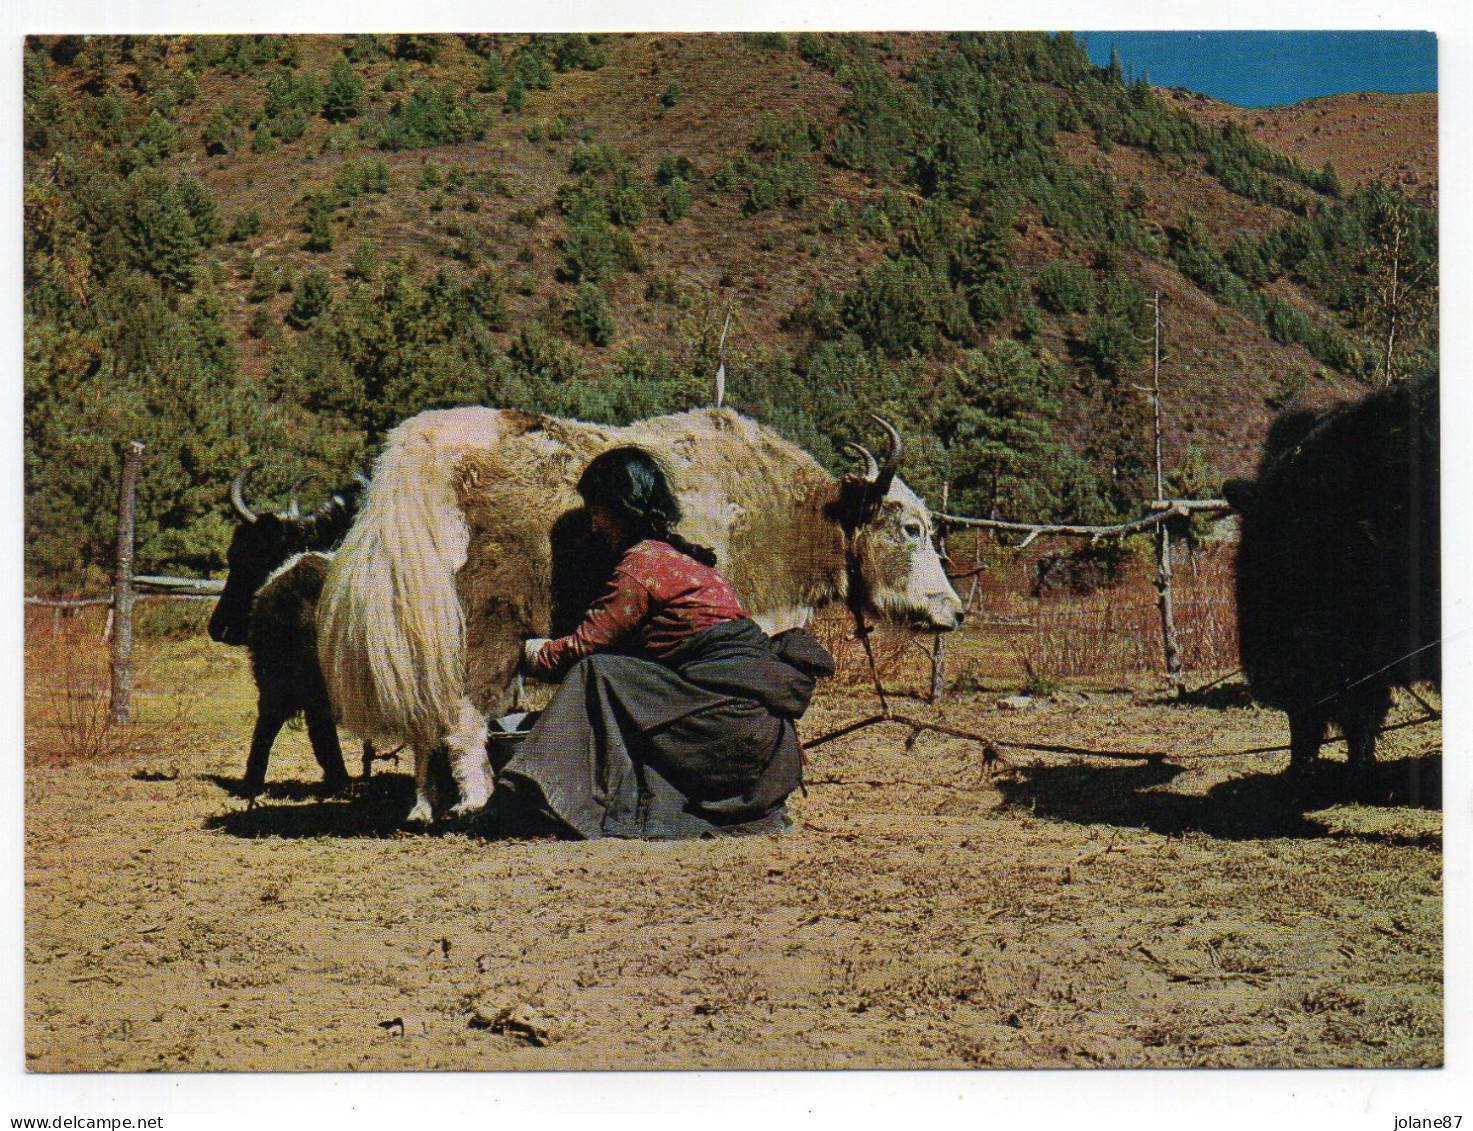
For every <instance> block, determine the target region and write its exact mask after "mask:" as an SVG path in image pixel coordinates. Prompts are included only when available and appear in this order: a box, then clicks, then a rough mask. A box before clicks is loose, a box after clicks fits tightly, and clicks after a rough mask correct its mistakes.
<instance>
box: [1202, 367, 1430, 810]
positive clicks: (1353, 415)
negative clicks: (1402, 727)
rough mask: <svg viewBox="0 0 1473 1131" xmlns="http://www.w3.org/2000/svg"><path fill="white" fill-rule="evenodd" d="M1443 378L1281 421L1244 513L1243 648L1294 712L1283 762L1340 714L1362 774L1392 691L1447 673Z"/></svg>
mask: <svg viewBox="0 0 1473 1131" xmlns="http://www.w3.org/2000/svg"><path fill="white" fill-rule="evenodd" d="M1438 457H1439V428H1438V389H1437V375H1436V373H1430V374H1424V375H1423V376H1420V377H1417V378H1415V379H1410V380H1407V381H1404V382H1401V383H1399V384H1397V385H1394V386H1392V387H1390V388H1387V389H1383V390H1381V391H1378V392H1375V393H1372V394H1371V395H1369V396H1367V397H1365V398H1364V399H1363V400H1361V401H1358V402H1356V403H1354V404H1349V405H1345V406H1342V407H1340V408H1337V409H1333V410H1331V411H1329V412H1325V413H1322V414H1314V413H1303V412H1302V413H1295V414H1292V415H1289V416H1285V417H1282V418H1281V419H1279V420H1278V421H1276V422H1275V423H1274V425H1273V426H1272V428H1271V429H1270V431H1269V435H1268V439H1267V441H1266V442H1265V445H1264V451H1263V456H1262V460H1261V462H1260V464H1259V469H1258V477H1257V479H1256V480H1254V481H1251V482H1249V481H1244V480H1234V481H1231V482H1229V483H1227V484H1225V485H1224V487H1223V494H1224V495H1225V496H1226V498H1227V499H1228V501H1229V502H1230V503H1232V505H1233V507H1234V508H1235V509H1236V510H1237V511H1238V513H1239V514H1240V515H1241V516H1242V539H1241V543H1240V546H1239V549H1238V561H1237V597H1238V636H1239V650H1240V653H1241V656H1242V660H1243V670H1244V672H1245V673H1246V675H1247V677H1248V685H1249V687H1250V689H1251V690H1252V692H1253V694H1254V696H1255V698H1257V699H1258V700H1259V701H1260V702H1261V703H1264V704H1266V705H1268V706H1271V707H1277V708H1279V709H1280V710H1282V711H1285V712H1287V713H1288V716H1289V733H1290V751H1291V752H1290V759H1289V770H1288V772H1289V774H1290V776H1292V777H1294V778H1296V779H1297V780H1299V781H1300V782H1303V781H1304V780H1305V778H1306V777H1307V775H1308V773H1309V771H1310V769H1311V768H1312V767H1313V765H1314V762H1315V759H1316V757H1317V756H1318V753H1319V747H1320V743H1321V742H1322V741H1324V738H1325V732H1326V727H1327V726H1328V725H1329V724H1330V723H1335V724H1338V726H1339V728H1340V731H1341V733H1342V734H1343V735H1344V736H1345V739H1346V743H1347V745H1348V747H1349V763H1350V774H1351V780H1352V783H1353V785H1354V787H1355V789H1356V790H1357V791H1358V792H1362V793H1363V792H1364V791H1365V789H1366V787H1367V786H1368V784H1369V775H1370V768H1371V765H1372V764H1373V762H1374V759H1375V746H1376V735H1377V732H1378V731H1379V730H1380V728H1381V725H1382V723H1383V722H1384V721H1385V719H1386V713H1387V711H1388V710H1389V709H1390V705H1391V688H1393V687H1408V686H1410V685H1412V684H1414V683H1417V682H1420V681H1432V682H1437V681H1438V680H1439V679H1440V677H1441V649H1440V634H1441V622H1440V610H1439V598H1440V595H1441V576H1440V566H1439V550H1440V546H1441V539H1440V537H1439V525H1438V520H1439V498H1438Z"/></svg>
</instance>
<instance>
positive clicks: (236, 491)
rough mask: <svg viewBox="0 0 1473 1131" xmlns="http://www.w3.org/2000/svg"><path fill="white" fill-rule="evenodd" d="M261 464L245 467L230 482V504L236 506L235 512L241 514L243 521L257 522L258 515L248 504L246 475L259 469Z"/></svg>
mask: <svg viewBox="0 0 1473 1131" xmlns="http://www.w3.org/2000/svg"><path fill="white" fill-rule="evenodd" d="M260 466H261V465H260V464H259V463H253V464H251V465H250V466H249V467H247V468H244V469H243V470H242V471H241V472H240V473H239V474H238V475H236V477H235V478H234V479H233V480H231V482H230V505H231V506H233V507H234V508H235V513H236V514H238V515H239V516H240V520H241V521H242V522H255V521H256V519H257V517H258V516H257V515H256V514H255V513H254V512H253V511H252V510H251V508H250V507H248V506H246V501H245V481H246V476H248V475H250V473H251V472H253V471H256V470H258V469H259V468H260Z"/></svg>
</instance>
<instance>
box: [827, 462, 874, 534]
mask: <svg viewBox="0 0 1473 1131" xmlns="http://www.w3.org/2000/svg"><path fill="white" fill-rule="evenodd" d="M883 501H884V495H883V494H881V493H880V492H878V491H876V490H875V485H874V483H873V481H871V480H869V479H865V478H863V477H862V476H858V475H846V476H844V478H843V479H841V480H839V497H838V498H837V499H835V500H834V502H833V503H831V504H830V505H829V508H828V510H829V516H830V517H831V518H833V519H834V520H835V521H837V522H838V524H839V525H840V526H842V527H843V528H844V529H845V530H846V531H849V532H850V533H852V532H853V531H854V530H856V529H858V528H859V527H861V526H863V525H864V524H865V523H866V522H869V521H870V520H871V519H872V518H874V516H875V512H876V511H877V510H878V509H879V506H880V503H881V502H883Z"/></svg>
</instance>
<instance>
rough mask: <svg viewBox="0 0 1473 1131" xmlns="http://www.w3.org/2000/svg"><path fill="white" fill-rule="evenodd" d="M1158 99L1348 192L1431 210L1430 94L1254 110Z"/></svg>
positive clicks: (1178, 97)
mask: <svg viewBox="0 0 1473 1131" xmlns="http://www.w3.org/2000/svg"><path fill="white" fill-rule="evenodd" d="M1163 95H1164V96H1165V97H1166V98H1167V99H1168V100H1169V102H1170V103H1171V104H1172V105H1173V106H1177V107H1180V108H1182V109H1185V110H1186V111H1187V112H1188V113H1190V114H1192V115H1193V116H1194V117H1197V118H1200V119H1202V120H1203V121H1207V122H1211V123H1213V124H1221V123H1224V122H1232V123H1234V124H1236V125H1239V126H1241V127H1243V128H1244V129H1246V130H1247V131H1248V132H1249V133H1250V134H1252V135H1253V137H1254V138H1255V139H1256V140H1258V141H1260V142H1262V143H1263V144H1264V145H1267V146H1269V147H1270V148H1272V149H1275V150H1277V151H1278V152H1280V153H1283V154H1285V155H1286V156H1288V157H1292V158H1294V160H1296V161H1298V162H1299V163H1301V164H1303V165H1307V166H1309V167H1310V168H1320V167H1322V166H1324V165H1325V164H1326V163H1330V164H1333V165H1334V166H1335V172H1336V173H1337V174H1338V175H1339V177H1340V181H1341V183H1342V184H1344V185H1346V186H1347V187H1349V188H1358V187H1360V186H1361V185H1365V184H1372V183H1376V182H1382V181H1384V182H1387V183H1390V184H1393V185H1395V186H1396V187H1397V188H1398V189H1400V190H1401V191H1402V192H1403V193H1405V194H1406V195H1407V196H1409V197H1411V198H1412V199H1413V200H1416V201H1417V202H1418V203H1420V204H1424V205H1427V206H1428V207H1433V208H1435V207H1436V205H1437V95H1435V94H1374V93H1362V94H1337V95H1331V96H1329V97H1325V98H1311V99H1307V100H1306V101H1304V102H1299V103H1296V104H1294V105H1292V106H1270V107H1265V108H1262V109H1247V108H1244V107H1242V106H1232V105H1229V104H1228V103H1226V102H1218V101H1216V100H1214V99H1211V98H1208V97H1207V96H1206V95H1204V94H1194V93H1192V92H1191V91H1184V90H1171V91H1164V92H1163Z"/></svg>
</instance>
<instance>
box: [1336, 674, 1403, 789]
mask: <svg viewBox="0 0 1473 1131" xmlns="http://www.w3.org/2000/svg"><path fill="white" fill-rule="evenodd" d="M1389 710H1391V689H1390V688H1389V687H1373V688H1370V689H1369V690H1362V691H1361V694H1359V695H1355V696H1352V697H1351V698H1350V700H1349V701H1348V702H1347V703H1345V704H1344V705H1343V706H1342V707H1341V710H1340V729H1341V730H1342V731H1344V732H1345V745H1346V747H1347V748H1348V751H1347V755H1346V757H1347V760H1348V762H1349V767H1348V769H1349V778H1350V791H1351V795H1352V796H1353V797H1356V798H1358V799H1360V800H1368V799H1369V796H1370V793H1371V791H1372V789H1373V787H1374V785H1375V781H1374V778H1375V765H1376V735H1377V734H1378V733H1379V732H1380V730H1381V724H1382V723H1384V722H1385V721H1386V713H1387V712H1388V711H1389Z"/></svg>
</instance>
